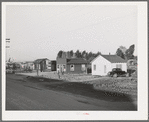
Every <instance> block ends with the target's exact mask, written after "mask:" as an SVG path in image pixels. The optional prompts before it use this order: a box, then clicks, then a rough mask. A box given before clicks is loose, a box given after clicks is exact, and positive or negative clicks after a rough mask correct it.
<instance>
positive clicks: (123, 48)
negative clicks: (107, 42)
mask: <svg viewBox="0 0 149 122" xmlns="http://www.w3.org/2000/svg"><path fill="white" fill-rule="evenodd" d="M119 49H120V50H121V51H122V52H123V54H124V55H125V53H126V50H127V48H126V47H124V46H120V47H119Z"/></svg>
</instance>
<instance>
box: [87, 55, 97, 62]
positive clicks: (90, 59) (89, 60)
mask: <svg viewBox="0 0 149 122" xmlns="http://www.w3.org/2000/svg"><path fill="white" fill-rule="evenodd" d="M95 58H96V57H93V56H92V57H90V58H89V59H88V62H89V63H90V62H92V61H93V60H94V59H95Z"/></svg>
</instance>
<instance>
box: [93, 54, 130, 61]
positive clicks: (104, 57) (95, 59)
mask: <svg viewBox="0 0 149 122" xmlns="http://www.w3.org/2000/svg"><path fill="white" fill-rule="evenodd" d="M99 56H102V55H98V56H97V57H96V58H94V59H93V60H92V61H91V62H90V63H92V62H93V61H94V60H96V59H97V58H98V57H99ZM102 57H103V56H102ZM103 58H104V59H106V58H105V57H103ZM106 60H107V61H108V62H110V63H112V62H111V61H109V60H108V59H106ZM114 63H127V61H126V62H114Z"/></svg>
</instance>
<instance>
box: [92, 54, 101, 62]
mask: <svg viewBox="0 0 149 122" xmlns="http://www.w3.org/2000/svg"><path fill="white" fill-rule="evenodd" d="M99 56H100V54H99V55H98V56H97V57H96V58H94V59H93V60H92V61H91V62H90V63H92V62H93V61H94V60H96V59H97V58H98V57H99Z"/></svg>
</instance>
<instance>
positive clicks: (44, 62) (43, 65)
mask: <svg viewBox="0 0 149 122" xmlns="http://www.w3.org/2000/svg"><path fill="white" fill-rule="evenodd" d="M34 65H35V70H37V69H39V70H40V71H41V72H46V71H56V61H55V60H49V59H47V58H42V59H36V60H35V61H34Z"/></svg>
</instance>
